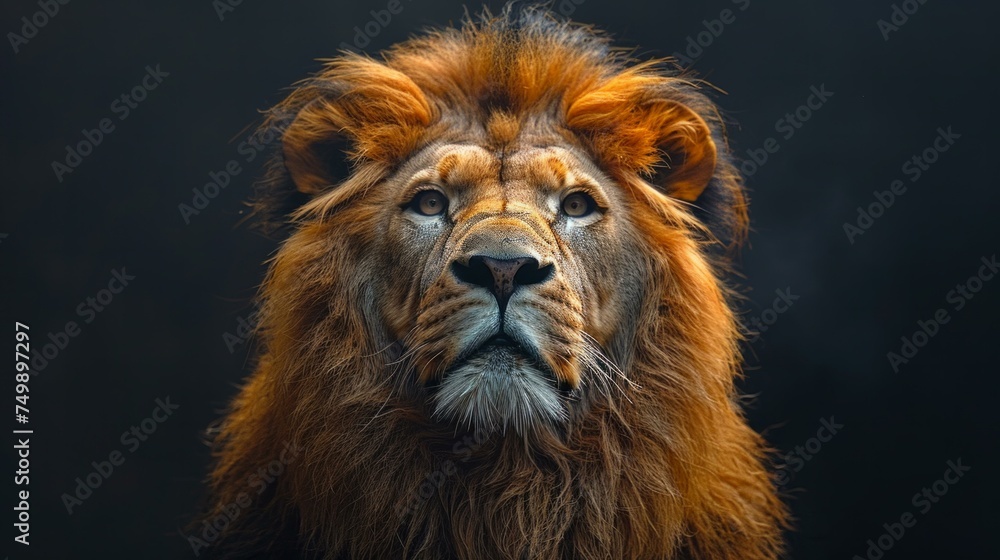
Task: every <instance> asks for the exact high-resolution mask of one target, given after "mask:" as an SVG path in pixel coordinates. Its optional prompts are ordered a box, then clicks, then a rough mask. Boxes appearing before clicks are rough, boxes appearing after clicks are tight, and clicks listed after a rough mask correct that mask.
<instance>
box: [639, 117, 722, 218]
mask: <svg viewBox="0 0 1000 560" xmlns="http://www.w3.org/2000/svg"><path fill="white" fill-rule="evenodd" d="M652 105H653V106H652V107H651V108H650V112H651V116H650V117H649V120H650V121H651V122H650V124H651V128H652V130H654V131H658V132H659V138H658V139H657V142H656V144H657V146H658V147H659V149H660V152H661V153H662V154H663V163H662V166H663V168H662V169H661V170H660V171H659V172H657V173H656V174H655V175H654V181H655V182H656V183H658V185H657V186H659V187H661V188H663V189H664V190H665V191H666V192H667V194H669V195H670V196H672V197H674V198H678V199H681V200H685V201H688V202H694V201H695V200H697V199H698V197H699V196H701V193H702V192H704V190H705V188H706V187H707V186H708V184H709V182H710V181H711V180H712V177H714V176H715V169H716V163H717V157H718V150H717V149H716V146H715V141H714V140H713V139H712V131H711V129H710V128H709V127H708V123H706V122H705V120H704V119H703V118H701V117H700V116H699V115H698V114H697V113H695V112H694V111H692V110H691V109H689V108H688V107H686V106H685V105H682V104H680V103H676V102H666V101H660V102H656V103H653V104H652Z"/></svg>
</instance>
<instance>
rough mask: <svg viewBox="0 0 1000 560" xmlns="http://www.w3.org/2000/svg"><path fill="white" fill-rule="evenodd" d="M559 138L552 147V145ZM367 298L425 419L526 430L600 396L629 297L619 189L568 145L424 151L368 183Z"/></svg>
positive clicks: (631, 281) (611, 377) (631, 283)
mask: <svg viewBox="0 0 1000 560" xmlns="http://www.w3.org/2000/svg"><path fill="white" fill-rule="evenodd" d="M563 144H565V143H563ZM380 190H381V191H382V196H379V197H376V198H377V200H378V202H377V204H379V206H380V209H379V212H380V215H381V219H380V222H381V226H382V227H384V228H385V229H384V235H383V236H382V237H381V239H380V242H379V243H380V247H379V249H378V250H376V251H375V253H376V254H377V255H381V262H379V263H377V264H375V265H374V266H373V267H372V270H378V271H385V273H379V274H377V275H375V276H374V277H373V278H372V280H373V296H374V299H375V301H377V302H379V312H380V315H381V317H380V319H381V320H383V321H384V322H385V327H386V330H387V332H388V334H389V336H390V337H391V338H392V339H394V340H398V341H400V342H401V344H402V349H403V351H404V352H405V353H406V358H405V359H404V362H405V363H407V364H408V365H411V366H412V368H413V370H414V371H413V375H414V376H415V377H416V380H417V382H419V383H421V384H423V385H424V386H426V387H428V388H429V389H430V391H429V392H428V394H429V395H430V398H431V399H432V400H433V406H434V411H435V412H434V413H435V417H437V418H439V419H442V420H449V421H456V422H459V423H463V424H469V425H471V426H472V427H476V428H479V429H486V430H491V429H507V428H512V429H514V430H515V431H517V432H524V431H527V430H529V429H531V428H533V427H535V426H536V425H539V424H546V423H548V424H552V423H557V422H559V421H561V420H563V419H565V418H566V417H567V414H568V412H569V411H568V410H567V407H571V406H574V404H576V402H575V401H579V398H578V397H580V396H581V395H582V394H584V389H585V388H587V389H589V388H590V387H591V386H593V387H595V388H597V390H602V389H603V390H611V389H613V387H614V384H615V383H616V382H618V380H616V379H615V376H616V369H617V366H616V365H615V364H614V361H613V358H611V357H609V356H608V355H607V353H606V351H605V350H604V349H605V348H607V347H608V345H609V343H611V342H612V341H613V340H614V339H615V337H616V335H625V333H623V332H622V328H623V326H624V325H626V324H627V321H625V320H624V319H626V318H627V317H629V316H630V315H631V314H632V313H634V307H635V305H636V303H637V302H638V301H639V300H640V299H641V294H640V293H639V292H640V291H641V288H640V286H641V284H642V278H641V270H642V269H643V267H642V266H641V265H640V264H639V263H635V262H634V260H635V258H634V257H629V256H627V255H634V254H636V251H635V250H634V249H635V247H633V246H632V244H631V243H630V241H629V239H630V237H631V235H630V233H631V226H630V224H629V223H628V220H627V218H626V216H627V213H628V212H627V208H628V203H627V201H626V199H625V197H624V193H622V192H621V190H620V189H619V188H618V187H617V186H616V185H615V184H614V183H613V181H611V180H610V179H609V178H608V177H606V176H605V175H604V174H603V173H602V172H601V171H600V170H599V169H598V168H597V166H596V165H594V163H593V162H592V161H590V160H589V159H588V158H587V157H586V155H584V154H583V153H582V152H580V151H579V150H577V149H575V148H574V147H572V146H568V145H559V143H558V141H556V142H555V143H546V142H522V143H518V145H517V146H508V147H507V149H505V150H503V151H501V152H497V151H494V150H491V149H488V148H486V147H483V146H481V145H477V144H475V143H471V144H466V143H462V144H457V143H454V144H453V143H446V144H440V145H435V146H432V147H430V148H428V149H425V150H423V151H422V152H421V153H419V154H418V155H417V156H416V157H414V158H413V159H411V160H410V161H408V162H407V163H406V164H405V165H403V166H401V168H400V170H399V172H397V173H396V174H395V175H394V176H393V177H391V178H390V179H389V180H388V181H386V182H385V184H383V185H382V186H381V189H380Z"/></svg>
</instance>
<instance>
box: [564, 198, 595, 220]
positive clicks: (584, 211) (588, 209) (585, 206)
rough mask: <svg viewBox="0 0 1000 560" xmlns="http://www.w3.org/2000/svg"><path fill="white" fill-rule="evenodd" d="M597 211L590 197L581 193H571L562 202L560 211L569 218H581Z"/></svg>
mask: <svg viewBox="0 0 1000 560" xmlns="http://www.w3.org/2000/svg"><path fill="white" fill-rule="evenodd" d="M596 209H597V203H596V202H594V199H593V198H591V197H590V195H588V194H586V193H582V192H576V193H573V194H571V195H569V196H567V197H566V198H564V199H563V201H562V211H563V213H564V214H566V215H567V216H569V217H570V218H582V217H584V216H587V215H590V214H591V213H593V212H594V210H596Z"/></svg>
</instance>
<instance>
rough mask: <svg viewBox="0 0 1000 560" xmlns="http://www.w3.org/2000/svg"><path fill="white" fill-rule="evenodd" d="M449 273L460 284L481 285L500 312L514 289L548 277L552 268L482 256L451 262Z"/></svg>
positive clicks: (530, 260) (528, 259)
mask: <svg viewBox="0 0 1000 560" xmlns="http://www.w3.org/2000/svg"><path fill="white" fill-rule="evenodd" d="M451 271H452V273H454V274H455V276H456V277H457V278H458V279H459V280H461V281H462V282H467V283H469V284H475V285H477V286H482V287H484V288H486V289H487V290H489V291H490V293H492V294H493V297H495V298H497V303H499V304H500V313H503V312H504V310H505V309H506V307H507V300H509V299H510V296H511V295H512V294H513V293H514V290H516V289H517V288H518V286H530V285H531V284H541V283H542V282H544V281H546V280H548V279H549V277H550V276H551V275H552V265H546V266H539V264H538V260H537V259H535V258H534V257H520V258H517V259H494V258H492V257H486V256H482V255H476V256H474V257H471V258H469V264H467V265H464V264H461V263H459V262H454V263H452V265H451Z"/></svg>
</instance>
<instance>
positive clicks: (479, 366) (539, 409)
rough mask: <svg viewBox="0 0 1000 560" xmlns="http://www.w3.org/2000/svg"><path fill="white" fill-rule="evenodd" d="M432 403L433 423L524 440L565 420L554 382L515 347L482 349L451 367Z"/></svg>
mask: <svg viewBox="0 0 1000 560" xmlns="http://www.w3.org/2000/svg"><path fill="white" fill-rule="evenodd" d="M434 402H435V410H434V415H435V417H437V418H439V419H442V420H450V421H453V422H457V423H459V424H460V425H463V426H466V427H469V428H472V429H475V430H478V431H484V432H494V431H502V432H504V433H506V432H507V430H508V429H509V430H513V431H514V432H516V433H518V434H522V435H526V434H528V433H530V432H532V431H533V430H537V429H539V428H542V427H551V426H552V425H554V424H556V423H559V422H562V421H564V420H565V419H566V409H565V405H564V404H563V402H562V400H561V398H560V391H559V386H558V383H557V382H556V380H555V378H554V377H553V376H552V375H551V374H550V373H548V372H547V371H546V370H543V368H540V367H539V366H538V365H537V362H535V361H534V360H532V359H531V358H528V357H526V356H525V355H524V354H522V353H521V352H519V351H518V349H517V348H516V347H508V346H493V345H490V346H486V347H484V348H482V349H481V350H479V351H477V352H476V353H475V354H473V355H472V356H470V357H469V358H467V359H466V360H464V361H462V362H461V363H460V364H459V365H457V366H455V367H453V368H452V369H451V370H450V371H449V372H448V373H447V374H445V376H444V377H443V378H442V379H441V382H440V385H439V386H438V389H437V391H436V393H435V395H434Z"/></svg>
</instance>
